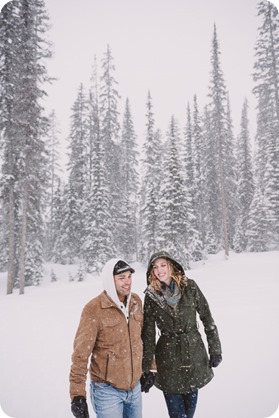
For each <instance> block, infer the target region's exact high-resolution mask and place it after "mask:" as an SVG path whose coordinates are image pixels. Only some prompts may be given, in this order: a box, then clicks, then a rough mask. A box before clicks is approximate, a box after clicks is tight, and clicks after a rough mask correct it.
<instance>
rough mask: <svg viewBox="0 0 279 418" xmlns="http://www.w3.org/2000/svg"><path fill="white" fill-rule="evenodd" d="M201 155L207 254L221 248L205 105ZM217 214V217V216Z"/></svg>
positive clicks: (212, 145)
mask: <svg viewBox="0 0 279 418" xmlns="http://www.w3.org/2000/svg"><path fill="white" fill-rule="evenodd" d="M203 137H204V145H203V149H204V152H203V156H202V172H203V179H204V185H203V200H204V209H205V210H204V227H205V233H204V242H205V247H204V248H205V252H206V253H208V254H216V253H217V252H218V251H220V250H221V248H222V246H221V244H220V236H219V224H220V217H221V213H220V195H219V184H218V178H219V176H218V165H217V160H216V153H215V149H216V145H215V140H216V138H215V136H214V132H213V129H212V126H211V118H210V112H209V111H208V107H207V106H205V108H204V114H203ZM217 214H219V218H218V216H217Z"/></svg>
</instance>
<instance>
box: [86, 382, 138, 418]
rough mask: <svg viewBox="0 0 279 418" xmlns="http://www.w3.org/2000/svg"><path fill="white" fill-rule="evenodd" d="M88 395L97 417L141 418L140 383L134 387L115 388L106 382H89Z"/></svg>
mask: <svg viewBox="0 0 279 418" xmlns="http://www.w3.org/2000/svg"><path fill="white" fill-rule="evenodd" d="M90 397H91V402H92V406H93V409H94V411H95V413H96V415H97V418H142V399H141V388H140V383H139V382H138V384H137V385H136V386H135V387H134V389H132V390H129V391H125V390H120V389H116V388H115V387H113V386H111V385H109V384H107V383H98V382H93V381H92V382H91V384H90Z"/></svg>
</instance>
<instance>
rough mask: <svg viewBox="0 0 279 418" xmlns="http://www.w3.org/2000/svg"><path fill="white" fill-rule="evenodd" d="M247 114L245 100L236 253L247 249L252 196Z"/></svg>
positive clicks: (238, 153)
mask: <svg viewBox="0 0 279 418" xmlns="http://www.w3.org/2000/svg"><path fill="white" fill-rule="evenodd" d="M247 113H248V102H247V99H245V101H244V105H243V109H242V115H241V127H240V135H239V137H238V143H237V150H236V157H237V172H238V183H237V194H236V201H237V204H238V211H237V217H236V219H237V222H236V232H235V236H234V249H235V251H237V252H241V251H244V250H246V247H247V233H246V231H247V222H248V215H249V209H250V205H251V202H252V199H253V196H254V177H253V167H252V155H251V145H250V135H249V128H248V114H247Z"/></svg>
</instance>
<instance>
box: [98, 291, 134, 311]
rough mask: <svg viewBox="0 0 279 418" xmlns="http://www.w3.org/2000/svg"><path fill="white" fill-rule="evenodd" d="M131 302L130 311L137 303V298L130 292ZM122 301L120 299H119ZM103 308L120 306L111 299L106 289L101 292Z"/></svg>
mask: <svg viewBox="0 0 279 418" xmlns="http://www.w3.org/2000/svg"><path fill="white" fill-rule="evenodd" d="M130 295H131V297H130V303H129V311H130V310H131V308H132V306H134V305H136V304H137V301H136V299H135V298H134V295H133V294H130ZM119 303H120V301H119ZM101 308H103V309H107V308H118V309H120V308H119V306H118V305H117V304H116V303H115V302H114V301H113V300H112V299H111V297H110V296H109V295H108V294H107V292H106V291H105V290H104V291H103V292H102V293H101Z"/></svg>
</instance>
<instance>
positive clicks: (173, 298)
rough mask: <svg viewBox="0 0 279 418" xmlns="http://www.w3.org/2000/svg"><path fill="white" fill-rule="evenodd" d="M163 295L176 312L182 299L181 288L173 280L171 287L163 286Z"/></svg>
mask: <svg viewBox="0 0 279 418" xmlns="http://www.w3.org/2000/svg"><path fill="white" fill-rule="evenodd" d="M162 293H163V295H164V298H165V300H166V302H167V304H168V305H169V306H170V307H171V308H173V309H174V310H175V309H176V307H177V304H178V302H179V301H180V298H181V291H180V288H179V286H177V284H176V283H175V281H174V280H172V281H171V284H170V286H167V285H166V284H163V285H162Z"/></svg>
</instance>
